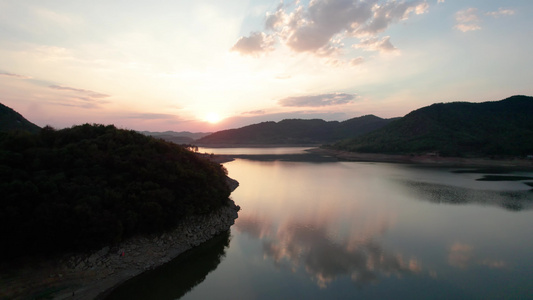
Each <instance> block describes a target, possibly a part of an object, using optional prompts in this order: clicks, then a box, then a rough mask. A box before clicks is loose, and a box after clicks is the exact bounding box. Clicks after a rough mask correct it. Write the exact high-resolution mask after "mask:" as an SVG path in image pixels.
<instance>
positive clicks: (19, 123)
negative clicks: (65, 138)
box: [0, 103, 41, 133]
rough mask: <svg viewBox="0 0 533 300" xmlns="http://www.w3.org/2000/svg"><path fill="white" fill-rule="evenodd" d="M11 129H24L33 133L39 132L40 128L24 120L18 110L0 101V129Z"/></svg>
mask: <svg viewBox="0 0 533 300" xmlns="http://www.w3.org/2000/svg"><path fill="white" fill-rule="evenodd" d="M11 130H26V131H29V132H33V133H35V132H39V130H41V128H40V127H39V126H37V125H35V124H33V123H32V122H30V121H28V120H26V119H25V118H24V117H23V116H22V115H20V114H19V113H18V112H16V111H14V110H13V109H11V108H9V107H7V106H5V105H3V104H2V103H0V131H11Z"/></svg>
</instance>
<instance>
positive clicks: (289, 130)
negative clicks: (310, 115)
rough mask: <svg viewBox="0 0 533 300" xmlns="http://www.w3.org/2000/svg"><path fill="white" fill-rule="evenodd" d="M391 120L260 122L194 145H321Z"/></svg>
mask: <svg viewBox="0 0 533 300" xmlns="http://www.w3.org/2000/svg"><path fill="white" fill-rule="evenodd" d="M392 120H393V119H382V118H379V117H376V116H373V115H367V116H362V117H358V118H353V119H350V120H346V121H343V122H338V121H329V122H327V121H324V120H320V119H313V120H302V119H287V120H283V121H280V122H272V121H271V122H263V123H259V124H253V125H249V126H245V127H241V128H238V129H230V130H223V131H218V132H215V133H213V134H210V135H208V136H206V137H203V138H201V139H199V140H197V141H196V142H195V143H196V144H198V145H215V144H218V145H254V144H256V145H258V144H264V145H268V144H278V145H283V144H286V145H290V144H292V145H295V144H301V145H305V144H324V143H332V142H335V141H338V140H341V139H345V138H350V137H356V136H359V135H361V134H364V133H367V132H370V131H373V130H376V129H378V128H381V127H383V126H385V125H386V124H388V123H389V122H391V121H392Z"/></svg>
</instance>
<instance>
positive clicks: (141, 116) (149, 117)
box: [126, 113, 176, 120]
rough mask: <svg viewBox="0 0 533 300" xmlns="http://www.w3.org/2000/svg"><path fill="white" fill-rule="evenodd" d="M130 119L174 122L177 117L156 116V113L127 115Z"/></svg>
mask: <svg viewBox="0 0 533 300" xmlns="http://www.w3.org/2000/svg"><path fill="white" fill-rule="evenodd" d="M126 118H128V119H141V120H172V119H176V115H172V114H156V113H134V114H130V115H127V116H126Z"/></svg>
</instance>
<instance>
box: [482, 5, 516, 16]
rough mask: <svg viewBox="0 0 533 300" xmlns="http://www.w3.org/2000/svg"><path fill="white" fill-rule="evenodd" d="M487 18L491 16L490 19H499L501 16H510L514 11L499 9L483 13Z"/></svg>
mask: <svg viewBox="0 0 533 300" xmlns="http://www.w3.org/2000/svg"><path fill="white" fill-rule="evenodd" d="M485 14H486V15H487V16H491V17H495V18H498V17H501V16H512V15H514V14H515V11H514V10H512V9H504V8H501V7H500V8H499V9H498V10H497V11H490V12H488V13H485Z"/></svg>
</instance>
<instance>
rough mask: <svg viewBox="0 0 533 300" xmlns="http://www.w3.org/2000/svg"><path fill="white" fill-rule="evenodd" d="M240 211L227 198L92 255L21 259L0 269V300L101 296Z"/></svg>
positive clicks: (218, 229)
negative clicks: (170, 226)
mask: <svg viewBox="0 0 533 300" xmlns="http://www.w3.org/2000/svg"><path fill="white" fill-rule="evenodd" d="M228 185H230V187H231V190H232V191H233V190H234V189H235V188H236V187H237V186H238V182H237V181H236V180H233V179H231V178H229V177H228ZM239 210H240V207H239V206H238V205H236V204H235V202H234V201H233V200H231V199H229V200H228V204H227V205H225V206H223V207H221V208H220V209H218V210H216V211H214V212H211V213H209V214H206V215H194V216H188V217H186V218H185V219H184V220H183V221H182V222H181V223H180V224H179V225H178V226H177V227H176V228H175V229H173V230H172V231H169V232H165V233H162V234H151V235H145V236H139V237H133V238H130V239H128V240H125V241H123V242H121V243H120V244H118V245H116V246H113V247H109V246H106V247H103V248H102V249H100V250H98V251H93V252H91V253H75V254H65V255H62V256H60V257H59V258H58V257H56V258H52V259H32V260H31V261H25V263H24V264H23V265H22V266H21V267H20V268H17V269H14V270H13V269H10V270H2V272H0V284H1V285H2V289H1V291H0V299H35V298H39V297H40V298H44V299H80V300H86V299H87V300H89V299H103V298H104V297H105V295H106V294H108V293H109V292H110V291H111V290H113V289H114V288H116V287H117V286H118V285H120V284H121V283H123V282H125V281H126V280H128V279H130V278H133V277H135V276H137V275H139V274H141V273H143V272H145V271H148V270H151V269H154V268H156V267H158V266H161V265H163V264H165V263H167V262H169V261H171V260H172V259H174V258H176V257H178V256H179V255H180V254H181V253H183V252H185V251H187V250H189V249H192V248H194V247H195V246H198V245H200V244H201V243H203V242H206V241H208V240H210V239H211V238H213V237H214V236H216V235H218V234H220V233H222V232H224V231H227V230H229V229H230V227H231V226H232V225H233V224H234V223H235V219H236V218H237V217H238V213H237V212H238V211H239Z"/></svg>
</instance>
